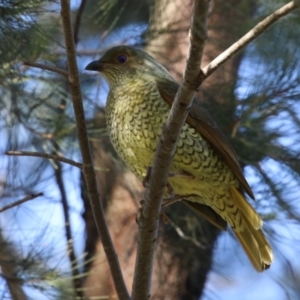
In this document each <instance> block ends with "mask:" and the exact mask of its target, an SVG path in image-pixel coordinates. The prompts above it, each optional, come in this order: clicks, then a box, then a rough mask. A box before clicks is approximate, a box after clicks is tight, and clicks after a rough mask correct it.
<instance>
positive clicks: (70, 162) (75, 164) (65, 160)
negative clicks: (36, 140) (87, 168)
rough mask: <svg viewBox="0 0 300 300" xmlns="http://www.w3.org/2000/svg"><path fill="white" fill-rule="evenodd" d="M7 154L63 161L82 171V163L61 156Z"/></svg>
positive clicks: (19, 152) (23, 152)
mask: <svg viewBox="0 0 300 300" xmlns="http://www.w3.org/2000/svg"><path fill="white" fill-rule="evenodd" d="M5 154H6V155H10V156H34V157H41V158H46V159H53V160H55V161H61V162H64V163H67V164H69V165H71V166H74V167H76V168H79V169H80V170H82V164H81V163H78V162H76V161H74V160H72V159H69V158H65V157H63V156H59V155H54V154H48V153H41V152H33V151H6V152H5Z"/></svg>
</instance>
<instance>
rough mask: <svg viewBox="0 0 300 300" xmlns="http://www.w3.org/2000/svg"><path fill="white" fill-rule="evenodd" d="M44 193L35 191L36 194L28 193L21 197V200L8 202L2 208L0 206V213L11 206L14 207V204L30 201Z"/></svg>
mask: <svg viewBox="0 0 300 300" xmlns="http://www.w3.org/2000/svg"><path fill="white" fill-rule="evenodd" d="M43 195H44V194H43V193H37V194H30V195H27V196H26V197H24V198H22V199H21V200H18V201H15V202H13V203H11V204H8V205H6V206H4V207H2V208H0V213H2V212H4V211H6V210H8V209H10V208H12V207H15V206H18V205H21V204H23V203H24V202H27V201H30V200H33V199H35V198H37V197H40V196H43Z"/></svg>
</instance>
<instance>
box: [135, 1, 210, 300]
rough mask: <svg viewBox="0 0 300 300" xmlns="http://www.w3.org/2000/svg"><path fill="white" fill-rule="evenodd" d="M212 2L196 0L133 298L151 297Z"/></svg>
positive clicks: (152, 186)
mask: <svg viewBox="0 0 300 300" xmlns="http://www.w3.org/2000/svg"><path fill="white" fill-rule="evenodd" d="M209 4H210V1H209V0H195V1H194V10H193V17H192V21H191V29H190V49H189V55H188V59H187V64H186V69H185V72H184V79H183V85H182V86H181V87H180V88H179V90H178V93H177V95H176V98H175V100H174V103H173V106H172V109H171V112H170V114H169V117H168V120H167V122H166V124H165V126H164V128H163V132H162V135H161V137H160V140H159V143H158V145H157V149H156V152H155V155H154V160H153V164H152V170H151V174H150V178H149V181H148V186H147V189H146V192H145V204H144V206H143V210H142V215H141V218H140V220H139V224H140V228H139V236H138V250H137V259H136V266H135V274H134V281H133V289H132V300H146V299H149V293H150V282H151V273H152V265H153V258H154V252H155V245H156V239H157V232H158V226H159V213H160V209H161V202H162V196H163V192H164V189H165V186H166V183H167V177H168V173H169V169H170V166H171V163H172V158H173V154H174V153H175V149H176V144H177V140H178V137H179V134H180V131H181V128H182V126H183V124H184V122H185V119H186V117H187V114H188V111H189V107H190V105H191V102H192V99H193V97H194V95H195V92H196V87H197V86H199V74H201V73H200V62H201V58H202V52H203V48H204V42H205V40H206V19H207V13H208V8H209Z"/></svg>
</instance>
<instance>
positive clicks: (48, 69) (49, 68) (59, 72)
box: [23, 61, 69, 77]
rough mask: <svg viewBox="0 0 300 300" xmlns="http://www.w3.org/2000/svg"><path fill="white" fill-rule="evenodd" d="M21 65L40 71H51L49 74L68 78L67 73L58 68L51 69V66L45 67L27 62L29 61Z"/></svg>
mask: <svg viewBox="0 0 300 300" xmlns="http://www.w3.org/2000/svg"><path fill="white" fill-rule="evenodd" d="M23 65H25V66H29V67H34V68H38V69H42V70H47V71H51V72H54V73H57V74H60V75H63V76H65V77H68V76H69V73H68V72H67V71H65V70H63V69H60V68H57V67H51V66H47V65H44V64H40V63H35V62H29V61H24V62H23Z"/></svg>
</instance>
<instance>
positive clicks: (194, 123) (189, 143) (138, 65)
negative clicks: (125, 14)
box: [86, 46, 273, 271]
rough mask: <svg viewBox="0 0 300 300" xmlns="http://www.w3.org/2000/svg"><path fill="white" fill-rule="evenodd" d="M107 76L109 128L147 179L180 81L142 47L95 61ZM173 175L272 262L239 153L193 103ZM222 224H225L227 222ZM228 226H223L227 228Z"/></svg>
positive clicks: (263, 262) (183, 191)
mask: <svg viewBox="0 0 300 300" xmlns="http://www.w3.org/2000/svg"><path fill="white" fill-rule="evenodd" d="M86 69H87V70H92V71H99V72H101V73H102V74H103V76H104V77H105V78H106V79H107V81H108V83H109V86H110V91H109V95H108V99H107V106H106V116H107V128H108V132H109V136H110V138H111V141H112V143H113V145H114V147H115V149H116V150H117V152H118V153H119V155H120V156H121V158H122V159H123V160H124V162H125V163H126V164H127V166H128V167H129V168H130V169H131V170H132V171H133V172H134V173H135V174H136V175H137V176H138V177H139V178H140V179H141V180H142V179H143V178H144V177H145V176H146V172H147V168H148V167H149V166H150V165H151V163H152V159H153V155H154V151H155V148H156V145H157V142H158V139H159V137H160V134H161V132H162V126H163V124H164V123H165V121H166V119H167V116H168V113H169V110H170V106H171V104H172V102H173V100H174V97H175V94H176V91H177V89H178V84H177V83H176V82H175V81H174V79H173V78H172V77H171V75H170V74H169V73H168V72H167V70H166V69H165V68H164V67H163V66H162V65H160V64H159V63H158V62H156V61H155V60H154V58H152V57H151V56H150V55H148V54H147V53H146V52H144V51H142V50H138V49H135V48H133V47H129V46H117V47H114V48H111V49H110V50H108V51H107V52H106V53H105V54H104V56H103V57H102V58H101V59H100V60H98V61H94V62H92V63H90V64H89V65H88V66H87V67H86ZM170 172H171V173H172V176H170V177H169V180H168V181H169V184H170V186H171V187H172V189H173V192H174V194H175V195H182V196H184V195H192V196H190V197H188V198H187V200H188V201H189V202H186V203H190V206H192V208H194V209H196V210H198V212H199V213H200V214H201V215H202V216H204V217H205V218H207V219H208V220H209V221H211V222H212V223H213V224H215V225H216V226H218V227H219V228H221V229H225V228H226V223H228V224H229V225H230V226H231V227H232V229H233V231H234V233H235V234H236V236H237V238H238V240H239V241H240V243H241V244H242V246H243V248H244V249H245V252H246V254H247V255H248V257H249V259H250V261H251V262H252V264H253V265H254V267H255V268H256V269H257V270H258V271H263V270H264V269H266V268H268V267H269V266H270V264H271V263H272V260H273V254H272V250H271V247H270V246H269V244H268V242H267V240H266V238H265V236H264V234H263V232H262V231H261V229H260V228H261V226H262V221H261V219H260V217H259V215H258V214H257V213H256V212H255V210H254V209H253V208H252V207H251V206H250V204H249V203H248V202H247V200H246V198H245V196H244V193H248V194H249V196H250V197H252V198H253V194H252V191H251V188H250V187H249V185H248V183H247V181H246V180H245V178H244V177H243V175H242V172H241V169H240V166H239V164H238V161H237V158H236V154H235V152H234V150H233V149H232V147H231V146H230V145H229V144H228V143H227V141H226V139H225V138H224V136H223V135H222V133H221V132H220V130H219V129H218V127H217V125H216V124H215V122H214V121H213V120H212V119H211V117H210V116H209V115H208V113H207V112H206V111H205V110H204V109H203V108H201V106H200V105H199V103H197V101H196V100H195V101H194V103H193V106H192V108H191V111H190V114H189V116H188V118H187V121H186V124H185V125H184V127H183V129H182V132H181V134H180V138H179V141H178V144H177V149H176V152H175V155H174V159H173V163H172V166H171V170H170ZM224 220H225V221H224ZM225 222H226V223H225Z"/></svg>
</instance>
